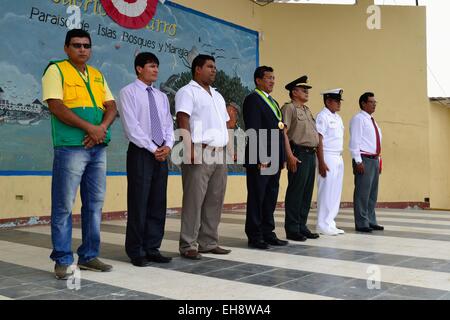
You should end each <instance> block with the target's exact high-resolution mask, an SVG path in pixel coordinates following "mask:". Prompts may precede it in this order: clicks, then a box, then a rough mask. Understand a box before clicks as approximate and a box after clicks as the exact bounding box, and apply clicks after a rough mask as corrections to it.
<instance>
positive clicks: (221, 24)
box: [0, 0, 258, 175]
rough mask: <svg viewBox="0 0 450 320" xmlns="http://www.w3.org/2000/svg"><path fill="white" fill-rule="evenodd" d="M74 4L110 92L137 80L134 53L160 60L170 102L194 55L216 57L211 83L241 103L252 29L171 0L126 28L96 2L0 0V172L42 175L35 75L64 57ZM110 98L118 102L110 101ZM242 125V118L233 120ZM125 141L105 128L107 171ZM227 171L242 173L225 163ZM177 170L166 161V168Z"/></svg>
mask: <svg viewBox="0 0 450 320" xmlns="http://www.w3.org/2000/svg"><path fill="white" fill-rule="evenodd" d="M74 4H75V5H76V6H77V7H78V8H79V9H78V10H79V13H80V18H81V20H80V21H78V22H79V24H80V25H81V28H83V29H85V30H87V31H88V32H89V33H90V34H91V37H92V44H93V51H92V57H91V59H90V61H89V64H91V65H93V66H95V67H97V68H99V69H100V70H101V71H102V72H103V74H104V75H105V78H106V79H107V81H108V84H109V87H110V88H111V90H112V92H113V94H114V96H115V97H118V93H119V91H120V89H121V88H122V87H124V86H125V85H127V84H128V83H130V82H132V81H134V79H135V78H136V76H135V73H134V70H133V63H134V57H135V55H136V54H137V53H139V52H144V51H150V52H153V53H155V54H156V55H157V56H158V58H159V60H160V75H159V79H158V81H157V83H156V84H155V85H156V86H157V87H158V88H160V89H161V90H162V91H164V92H165V93H166V94H167V95H168V97H169V100H170V102H171V111H172V114H173V115H174V97H175V93H176V91H177V90H178V89H179V88H180V87H182V86H183V85H184V84H186V83H188V82H189V81H190V80H191V75H190V64H191V62H192V60H193V58H194V57H195V56H196V55H197V54H199V53H205V54H210V55H212V56H214V57H215V59H216V64H217V68H218V74H217V77H216V82H215V84H214V86H215V87H217V89H218V90H219V91H220V92H221V94H222V95H223V96H224V98H225V100H226V101H227V102H234V103H236V104H237V105H239V106H240V105H242V101H243V100H244V97H245V95H247V94H248V93H249V92H250V90H252V89H253V87H254V85H253V71H254V69H255V67H256V66H257V64H258V34H257V32H255V31H252V30H248V29H245V28H242V27H240V26H237V25H233V24H230V23H228V22H225V21H222V20H218V19H215V18H213V17H211V16H207V15H205V14H202V13H199V12H196V11H193V10H191V9H188V8H185V7H182V6H180V5H177V4H176V3H173V2H170V1H161V2H160V3H159V4H158V7H157V11H156V14H155V16H154V17H153V19H152V20H151V21H150V23H149V24H148V25H147V26H146V27H145V28H142V29H139V30H132V29H125V28H122V27H120V26H119V25H117V24H116V23H115V22H114V21H112V20H111V19H110V18H109V17H108V16H107V15H106V13H105V12H104V10H103V8H102V6H101V4H100V1H99V0H41V1H35V0H21V1H16V0H2V1H0V36H1V39H2V48H1V50H0V137H1V140H0V141H1V142H0V174H1V175H22V174H36V175H48V174H50V173H51V166H52V158H53V150H52V144H51V129H50V113H49V110H48V108H47V106H46V105H45V103H43V102H42V101H41V100H42V98H41V97H42V94H41V77H42V73H43V71H44V69H45V67H46V66H47V64H48V62H49V61H50V60H58V59H64V58H65V54H64V51H63V46H64V38H65V34H66V32H67V30H68V29H67V25H69V24H70V23H71V18H72V17H73V7H70V6H71V5H74ZM116 101H117V99H116ZM239 124H240V126H241V127H242V119H240V121H239ZM127 144H128V143H127V141H126V139H125V136H124V133H123V130H122V128H121V124H120V121H119V119H117V120H116V121H115V122H114V124H113V126H112V141H111V143H110V145H109V147H108V172H109V174H123V173H124V172H125V157H126V149H127ZM229 168H230V171H231V172H242V167H241V166H239V165H230V167H229ZM178 171H179V169H178V168H177V167H176V166H174V165H171V172H173V173H176V172H178Z"/></svg>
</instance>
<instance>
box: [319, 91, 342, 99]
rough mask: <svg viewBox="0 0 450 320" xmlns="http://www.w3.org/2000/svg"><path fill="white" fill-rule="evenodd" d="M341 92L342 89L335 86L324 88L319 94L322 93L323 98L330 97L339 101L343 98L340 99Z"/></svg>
mask: <svg viewBox="0 0 450 320" xmlns="http://www.w3.org/2000/svg"><path fill="white" fill-rule="evenodd" d="M343 93H344V90H343V89H342V88H337V89H330V90H325V91H323V92H321V93H320V94H321V95H323V98H324V99H327V98H330V99H334V100H339V101H340V100H344V99H342V94H343Z"/></svg>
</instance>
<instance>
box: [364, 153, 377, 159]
mask: <svg viewBox="0 0 450 320" xmlns="http://www.w3.org/2000/svg"><path fill="white" fill-rule="evenodd" d="M361 157H363V158H369V159H378V155H376V154H361Z"/></svg>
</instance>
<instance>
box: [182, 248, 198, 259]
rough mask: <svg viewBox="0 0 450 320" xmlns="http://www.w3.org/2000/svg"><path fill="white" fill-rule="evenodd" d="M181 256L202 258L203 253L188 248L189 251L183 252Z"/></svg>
mask: <svg viewBox="0 0 450 320" xmlns="http://www.w3.org/2000/svg"><path fill="white" fill-rule="evenodd" d="M181 256H182V257H183V258H186V259H191V260H200V259H201V258H202V255H201V254H200V253H198V251H197V250H194V249H192V250H188V251H186V252H184V253H182V254H181Z"/></svg>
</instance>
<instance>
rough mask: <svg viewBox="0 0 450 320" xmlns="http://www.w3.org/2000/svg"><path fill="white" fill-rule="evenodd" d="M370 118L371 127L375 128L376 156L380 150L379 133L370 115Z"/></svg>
mask: <svg viewBox="0 0 450 320" xmlns="http://www.w3.org/2000/svg"><path fill="white" fill-rule="evenodd" d="M370 118H371V119H372V123H373V127H374V128H375V135H376V137H377V151H376V154H377V156H378V155H380V152H381V142H380V133H379V132H378V128H377V125H376V124H375V120H374V118H372V117H370Z"/></svg>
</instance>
